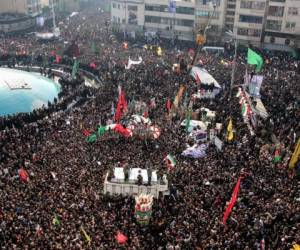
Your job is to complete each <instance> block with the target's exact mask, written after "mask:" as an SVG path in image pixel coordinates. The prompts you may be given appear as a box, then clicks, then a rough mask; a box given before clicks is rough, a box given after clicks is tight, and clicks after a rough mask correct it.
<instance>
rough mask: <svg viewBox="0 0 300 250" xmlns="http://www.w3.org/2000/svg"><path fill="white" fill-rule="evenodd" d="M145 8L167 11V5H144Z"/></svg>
mask: <svg viewBox="0 0 300 250" xmlns="http://www.w3.org/2000/svg"><path fill="white" fill-rule="evenodd" d="M145 10H147V11H158V12H168V6H167V5H155V4H153V5H149V4H146V5H145Z"/></svg>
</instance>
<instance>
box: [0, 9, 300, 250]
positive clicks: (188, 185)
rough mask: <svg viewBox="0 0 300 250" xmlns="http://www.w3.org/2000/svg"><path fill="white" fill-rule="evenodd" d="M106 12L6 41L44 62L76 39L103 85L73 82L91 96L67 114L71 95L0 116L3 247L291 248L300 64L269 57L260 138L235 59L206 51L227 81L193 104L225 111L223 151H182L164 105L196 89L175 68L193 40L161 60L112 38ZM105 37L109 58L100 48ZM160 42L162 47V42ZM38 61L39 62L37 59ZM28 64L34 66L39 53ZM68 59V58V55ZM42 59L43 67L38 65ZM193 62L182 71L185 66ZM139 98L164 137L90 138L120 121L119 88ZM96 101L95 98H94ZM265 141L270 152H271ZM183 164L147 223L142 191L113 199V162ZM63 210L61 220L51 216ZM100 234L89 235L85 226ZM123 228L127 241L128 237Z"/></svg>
mask: <svg viewBox="0 0 300 250" xmlns="http://www.w3.org/2000/svg"><path fill="white" fill-rule="evenodd" d="M107 19H108V17H107V16H106V15H105V14H100V13H99V12H96V11H94V10H86V11H83V12H80V13H79V14H78V15H76V16H74V17H72V18H69V19H68V20H67V19H61V20H60V21H61V25H60V28H61V36H62V38H63V39H64V40H58V41H53V42H51V43H48V44H44V45H41V44H39V45H38V41H36V40H35V39H34V38H31V37H26V38H24V37H18V36H12V37H9V38H1V43H0V46H1V50H2V51H9V48H10V46H11V45H12V44H14V45H16V44H17V45H19V46H20V47H24V48H26V50H27V51H28V53H29V54H30V55H31V56H32V57H31V59H30V60H35V58H37V57H38V55H40V54H46V55H51V52H52V51H53V50H54V51H55V52H56V53H60V52H61V51H63V50H64V49H66V47H65V45H64V44H65V43H64V41H65V42H66V41H68V42H69V44H70V43H72V41H75V42H76V43H77V44H78V47H79V50H80V54H79V56H78V59H79V61H80V63H81V66H82V67H86V68H88V66H84V65H89V64H90V63H91V62H93V63H94V64H95V65H96V68H95V69H90V70H92V71H93V73H95V74H96V75H97V76H98V77H99V78H100V79H101V81H102V85H101V86H100V87H99V88H98V89H92V88H90V87H86V86H84V85H83V84H82V83H78V84H77V87H74V89H72V88H67V90H66V93H65V95H67V96H68V95H70V96H71V97H72V98H75V97H76V96H78V95H80V96H81V97H82V100H81V102H79V103H78V104H77V105H75V106H74V107H73V108H72V109H70V110H68V111H66V112H60V110H64V108H63V107H62V106H59V105H60V103H61V100H58V102H57V103H53V104H52V105H51V107H50V108H49V109H45V110H40V111H36V112H34V113H32V114H21V115H16V116H13V117H5V118H0V125H1V128H2V130H1V131H0V190H1V192H0V204H1V206H0V246H1V249H42V248H45V249H168V250H171V249H261V250H262V249H289V248H291V247H292V244H294V243H300V233H299V232H300V206H299V202H300V193H299V189H300V182H299V180H298V179H297V178H296V177H295V176H291V175H290V174H289V172H288V169H287V162H288V160H289V158H290V156H291V153H292V151H293V148H294V146H295V143H296V140H297V138H299V135H300V122H299V121H300V108H299V93H300V89H299V88H300V86H299V84H298V83H299V80H300V75H299V67H300V65H298V64H299V61H296V60H294V59H291V58H289V57H287V56H284V57H282V58H280V59H279V58H278V57H275V56H272V55H266V58H265V59H266V60H267V61H268V62H267V63H266V64H265V66H264V69H263V74H264V76H265V79H264V82H263V85H262V89H261V95H262V101H263V103H264V104H265V106H266V109H267V111H268V113H269V118H268V120H266V121H262V122H261V123H260V124H259V126H258V128H257V129H256V135H254V136H251V134H250V132H249V129H248V127H247V125H246V124H245V123H244V121H243V118H242V116H241V114H240V113H241V112H240V105H239V104H238V100H237V98H235V97H234V94H235V89H234V91H232V95H231V96H230V93H231V91H230V89H229V88H230V86H229V84H230V74H231V68H230V66H229V67H228V66H225V65H223V64H221V63H220V61H221V59H226V60H228V61H230V60H231V59H232V57H231V55H230V53H229V54H228V55H222V56H219V55H208V56H207V55H205V54H203V53H200V56H199V58H197V60H199V59H201V60H202V61H203V63H204V67H205V68H206V69H207V70H208V71H209V72H210V73H211V74H212V75H213V76H214V77H215V78H216V80H217V81H218V82H219V83H220V84H221V86H222V91H221V93H220V94H219V95H218V96H217V97H216V98H215V99H213V100H206V99H201V100H200V99H199V100H196V101H195V103H194V107H193V108H194V109H197V108H199V107H206V108H209V109H211V110H214V111H216V122H218V123H222V124H223V130H222V132H221V134H220V137H221V138H222V139H223V140H224V143H225V145H224V147H223V150H222V151H221V152H219V151H217V150H216V148H215V147H213V146H210V147H209V148H208V151H207V155H206V157H204V158H201V159H198V160H195V159H188V158H185V157H183V156H181V152H182V151H183V150H184V149H185V145H186V143H187V142H188V139H187V137H186V132H185V131H184V130H183V129H182V128H180V126H179V124H180V121H181V119H182V118H183V117H182V116H180V114H177V115H176V116H174V117H173V119H172V120H170V119H169V116H168V115H167V110H166V101H167V99H168V98H170V99H173V98H174V96H175V95H176V93H177V91H178V87H179V85H180V84H182V83H184V84H186V86H188V88H187V89H188V90H187V91H188V93H189V94H192V93H193V92H194V91H195V90H196V88H197V87H196V86H195V81H194V80H193V78H191V77H189V76H187V74H185V73H182V74H176V73H174V72H173V71H172V66H173V64H174V63H178V62H179V61H180V60H181V59H183V61H184V62H186V65H188V64H189V63H190V61H191V60H190V58H189V56H188V47H186V48H184V47H183V46H181V50H180V51H179V50H178V48H176V49H174V48H170V49H167V50H165V51H164V54H163V55H162V56H158V55H157V54H156V53H155V52H153V51H149V50H145V49H143V48H142V46H132V45H133V44H134V43H136V44H143V41H139V40H138V41H134V42H130V43H129V48H128V49H124V48H123V46H122V43H121V42H119V41H118V40H117V39H113V36H112V33H111V32H112V31H111V27H110V26H109V25H106V24H107ZM91 41H95V43H96V45H97V46H98V48H99V54H95V53H93V52H92V50H91ZM161 44H162V45H161V46H162V48H164V44H163V41H161ZM139 56H141V57H142V59H143V62H142V63H141V64H139V65H135V66H134V67H133V68H132V69H130V70H126V69H125V63H126V62H127V60H128V58H129V57H130V58H131V59H133V60H137V58H138V57H139ZM32 58H33V59H32ZM30 60H29V61H28V62H25V63H29V64H30V63H32V61H30ZM69 60H70V59H68V58H67V57H64V58H63V62H64V63H68V61H69ZM35 63H39V61H36V62H35ZM244 63H245V55H244V54H243V53H240V54H239V58H238V70H237V75H236V79H237V80H236V84H240V83H241V81H242V79H243V74H244V72H245V66H244ZM183 70H184V69H183ZM119 85H121V86H122V88H123V89H124V91H125V93H126V98H127V101H128V103H130V102H133V100H135V101H137V100H140V101H143V102H146V103H149V102H150V100H151V98H155V100H156V108H154V109H152V110H151V111H150V112H149V116H150V118H151V119H152V121H153V122H155V124H157V126H159V127H160V128H161V137H160V138H159V139H158V140H150V141H147V142H145V141H144V140H138V139H136V138H123V137H121V136H120V137H113V138H110V137H109V136H107V137H103V139H99V140H97V141H96V142H95V143H88V142H86V140H85V138H84V136H83V134H82V128H86V129H89V130H95V129H96V128H97V126H99V125H103V124H106V122H107V121H108V120H112V119H113V115H112V114H111V106H112V102H114V103H115V104H116V101H117V98H118V86H119ZM92 95H93V96H94V98H87V96H92ZM230 116H231V117H232V121H233V125H234V128H235V131H236V132H235V139H234V141H233V142H229V143H228V142H226V141H225V136H224V134H223V133H225V132H226V126H227V122H228V118H229V117H230ZM274 138H276V142H278V141H279V142H280V143H281V149H282V150H281V154H282V158H283V160H282V161H281V162H279V163H276V164H275V163H274V162H272V156H273V154H274V147H275V141H274ZM262 148H267V153H265V154H262V153H261V151H262ZM170 152H171V153H172V154H174V156H175V157H176V159H177V165H176V167H175V168H174V170H172V171H171V172H170V173H169V177H168V178H169V183H170V184H172V185H173V188H174V189H175V190H176V195H173V196H165V197H159V198H158V199H155V201H154V206H153V215H152V218H151V221H150V224H149V226H146V227H142V226H139V225H138V224H137V223H136V221H135V218H134V199H133V198H131V197H123V196H108V195H104V194H103V192H102V190H103V181H104V176H105V174H106V172H107V170H108V169H111V168H112V167H114V166H117V165H118V164H127V165H130V166H133V167H145V166H149V165H150V166H152V168H154V169H158V170H160V171H166V167H165V165H164V163H163V159H164V157H165V156H166V155H167V154H168V153H170ZM20 168H24V169H26V171H27V172H28V174H29V182H26V183H24V182H22V181H20V180H19V177H18V170H19V169H20ZM240 175H243V176H244V177H243V179H242V183H241V188H240V193H239V198H238V201H237V203H236V205H235V208H234V209H233V211H232V213H231V215H230V217H229V219H228V221H227V226H224V225H223V224H222V216H223V212H224V209H225V207H226V202H228V201H229V200H230V197H231V194H232V190H233V188H234V185H235V183H236V181H237V179H238V177H239V176H240ZM54 216H56V217H57V218H58V219H59V221H60V223H59V225H57V223H53V218H54ZM81 227H83V228H84V229H85V231H86V232H87V234H88V235H89V236H90V237H91V242H90V243H88V242H86V239H85V237H84V235H83V234H82V231H81V230H80V228H81ZM117 231H121V232H123V233H124V234H125V235H126V236H127V237H128V241H127V243H126V244H125V245H120V244H118V243H117V242H116V240H115V235H116V232H117Z"/></svg>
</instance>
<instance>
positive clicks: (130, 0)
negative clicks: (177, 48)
mask: <svg viewBox="0 0 300 250" xmlns="http://www.w3.org/2000/svg"><path fill="white" fill-rule="evenodd" d="M111 21H112V23H113V24H119V25H120V26H121V27H122V29H123V30H127V31H131V30H133V29H134V30H139V31H141V32H146V31H148V32H157V33H159V34H160V35H161V36H163V37H168V38H178V39H182V40H193V39H194V38H193V37H194V34H195V33H194V31H195V29H194V28H195V3H194V1H192V0H190V1H176V11H172V10H171V9H170V8H169V1H168V0H161V1H156V0H125V1H124V0H113V1H112V2H111Z"/></svg>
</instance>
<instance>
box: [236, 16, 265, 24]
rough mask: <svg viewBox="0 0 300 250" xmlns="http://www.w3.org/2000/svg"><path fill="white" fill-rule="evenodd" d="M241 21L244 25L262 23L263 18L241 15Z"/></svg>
mask: <svg viewBox="0 0 300 250" xmlns="http://www.w3.org/2000/svg"><path fill="white" fill-rule="evenodd" d="M239 20H240V22H242V23H262V20H263V18H262V17H260V16H248V15H240V19H239Z"/></svg>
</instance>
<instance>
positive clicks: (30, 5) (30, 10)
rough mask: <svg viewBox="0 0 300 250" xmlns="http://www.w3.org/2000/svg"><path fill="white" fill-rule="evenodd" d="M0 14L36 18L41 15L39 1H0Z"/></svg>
mask: <svg viewBox="0 0 300 250" xmlns="http://www.w3.org/2000/svg"><path fill="white" fill-rule="evenodd" d="M0 13H18V14H25V15H29V16H32V17H34V16H38V15H40V14H41V13H42V3H41V0H9V1H8V0H0Z"/></svg>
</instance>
